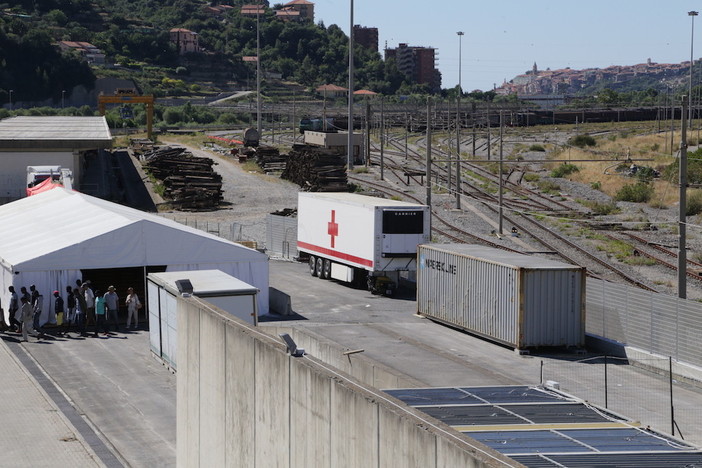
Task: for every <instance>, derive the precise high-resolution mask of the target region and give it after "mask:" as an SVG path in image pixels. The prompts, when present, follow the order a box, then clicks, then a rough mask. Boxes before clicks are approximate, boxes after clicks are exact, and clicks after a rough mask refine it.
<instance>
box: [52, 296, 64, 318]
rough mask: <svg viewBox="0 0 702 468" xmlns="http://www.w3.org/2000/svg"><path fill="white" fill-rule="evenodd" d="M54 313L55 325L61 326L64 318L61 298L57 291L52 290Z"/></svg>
mask: <svg viewBox="0 0 702 468" xmlns="http://www.w3.org/2000/svg"><path fill="white" fill-rule="evenodd" d="M54 298H55V299H54V313H55V314H56V325H58V326H62V325H63V320H64V311H63V298H62V297H61V294H60V293H59V292H58V291H54Z"/></svg>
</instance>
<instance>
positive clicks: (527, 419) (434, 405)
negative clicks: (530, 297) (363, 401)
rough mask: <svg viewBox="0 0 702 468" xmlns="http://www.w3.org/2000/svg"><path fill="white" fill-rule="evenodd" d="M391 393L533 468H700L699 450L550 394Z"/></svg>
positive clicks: (502, 390) (487, 390) (508, 390)
mask: <svg viewBox="0 0 702 468" xmlns="http://www.w3.org/2000/svg"><path fill="white" fill-rule="evenodd" d="M385 392H386V393H388V394H390V395H392V396H393V397H395V398H397V399H399V400H402V401H404V402H405V403H407V404H408V405H410V406H413V407H415V408H416V409H418V410H420V411H422V412H424V413H426V414H427V415H429V416H431V417H434V418H436V419H439V420H440V421H442V422H444V423H446V424H448V425H450V426H452V427H453V428H454V429H456V430H458V431H460V432H463V433H464V434H466V435H468V436H469V437H472V438H473V439H475V440H477V441H479V442H482V443H483V444H485V445H487V446H489V447H491V448H493V449H495V450H497V451H499V452H501V453H503V454H505V455H507V456H509V457H510V458H512V459H513V460H515V461H518V462H520V463H522V464H524V465H526V466H528V467H533V468H551V467H559V468H563V467H602V468H604V467H608V468H611V467H632V468H633V467H636V468H639V467H641V468H646V467H651V468H653V467H657V468H658V467H666V468H673V467H681V468H682V467H685V468H694V467H699V468H702V450H701V449H700V448H699V447H694V446H692V445H689V444H687V443H685V442H684V441H681V440H677V439H675V438H673V437H670V436H667V435H664V434H662V433H659V432H656V431H653V430H650V429H648V428H646V429H644V428H641V427H638V426H639V424H638V423H637V422H634V421H631V420H628V419H626V418H624V417H622V416H620V415H617V414H614V413H611V412H609V411H607V410H606V409H603V408H599V407H596V406H593V405H590V404H587V403H586V402H584V401H582V400H579V399H577V398H575V397H572V396H570V395H567V394H565V393H563V392H560V391H556V390H552V389H548V388H542V387H529V386H511V387H444V388H409V389H390V390H385Z"/></svg>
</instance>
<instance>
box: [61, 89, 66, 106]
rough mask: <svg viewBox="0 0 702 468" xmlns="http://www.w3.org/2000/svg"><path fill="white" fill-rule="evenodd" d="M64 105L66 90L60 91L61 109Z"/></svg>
mask: <svg viewBox="0 0 702 468" xmlns="http://www.w3.org/2000/svg"><path fill="white" fill-rule="evenodd" d="M65 103H66V90H65V89H64V90H63V91H61V109H63V108H64V105H65Z"/></svg>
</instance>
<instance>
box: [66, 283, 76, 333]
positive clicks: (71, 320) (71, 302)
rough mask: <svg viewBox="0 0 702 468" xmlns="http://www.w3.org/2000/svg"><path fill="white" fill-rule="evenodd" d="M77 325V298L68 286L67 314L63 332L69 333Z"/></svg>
mask: <svg viewBox="0 0 702 468" xmlns="http://www.w3.org/2000/svg"><path fill="white" fill-rule="evenodd" d="M75 323H76V297H75V296H74V295H73V289H71V287H70V286H66V312H65V313H64V320H63V331H64V333H68V332H70V331H71V327H72V326H73V325H75Z"/></svg>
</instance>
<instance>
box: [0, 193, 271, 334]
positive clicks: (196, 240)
mask: <svg viewBox="0 0 702 468" xmlns="http://www.w3.org/2000/svg"><path fill="white" fill-rule="evenodd" d="M0 226H1V227H0V287H1V289H0V298H2V306H3V308H4V309H6V310H7V306H8V304H9V298H10V295H9V292H8V287H9V286H11V285H12V286H14V287H15V290H16V291H17V292H18V293H19V291H20V287H21V286H26V287H27V289H29V286H30V285H32V284H34V285H36V286H37V290H38V291H40V292H41V293H42V295H43V296H44V304H45V306H44V309H45V310H46V309H48V307H47V305H48V304H51V306H52V307H53V298H52V297H51V291H53V290H58V291H61V292H62V293H63V291H64V290H65V287H66V286H67V285H73V284H75V281H76V279H79V278H81V272H80V270H81V269H83V270H86V269H106V268H127V267H148V266H157V265H165V266H167V269H166V271H179V270H180V271H184V270H206V269H217V270H222V271H224V272H225V273H228V274H230V275H232V276H234V277H235V278H238V279H240V280H242V281H244V282H246V283H249V284H251V285H253V286H255V287H257V288H258V289H260V291H261V292H260V293H259V295H258V308H259V309H258V310H259V313H261V314H265V313H268V257H267V256H266V255H265V254H262V253H260V252H258V251H256V250H253V249H249V248H247V247H244V246H242V245H239V244H235V243H233V242H230V241H228V240H225V239H222V238H220V237H217V236H214V235H212V234H208V233H206V232H203V231H199V230H197V229H193V228H190V227H188V226H184V225H182V224H179V223H176V222H175V221H171V220H168V219H164V218H162V217H160V216H157V215H153V214H149V213H145V212H142V211H139V210H135V209H133V208H128V207H125V206H122V205H118V204H115V203H111V202H108V201H105V200H101V199H99V198H95V197H91V196H89V195H85V194H81V193H78V192H72V191H70V190H66V189H62V188H59V189H54V190H50V191H48V192H44V193H41V194H39V195H34V196H32V197H28V198H23V199H21V200H17V201H14V202H12V203H8V204H6V205H2V206H0ZM43 315H44V316H47V314H46V313H44V314H43ZM45 320H46V318H44V321H45Z"/></svg>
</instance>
